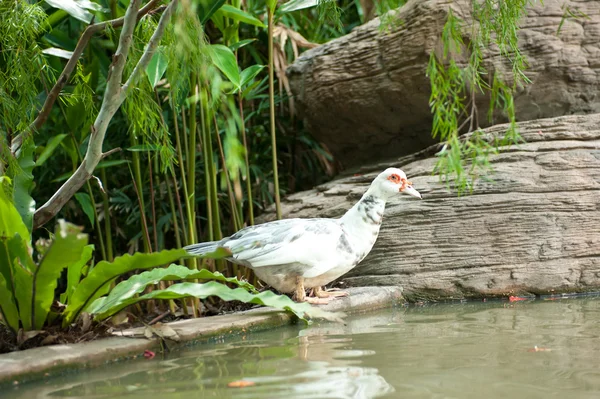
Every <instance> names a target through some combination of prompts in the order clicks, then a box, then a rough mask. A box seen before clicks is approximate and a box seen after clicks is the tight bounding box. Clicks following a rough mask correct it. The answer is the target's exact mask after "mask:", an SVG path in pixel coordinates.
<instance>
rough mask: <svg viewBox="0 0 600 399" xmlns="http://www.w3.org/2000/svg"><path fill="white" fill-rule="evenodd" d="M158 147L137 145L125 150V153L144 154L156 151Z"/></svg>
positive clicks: (155, 145) (154, 145)
mask: <svg viewBox="0 0 600 399" xmlns="http://www.w3.org/2000/svg"><path fill="white" fill-rule="evenodd" d="M158 150H160V146H158V145H157V144H138V145H134V146H131V147H129V148H127V151H131V152H146V151H158Z"/></svg>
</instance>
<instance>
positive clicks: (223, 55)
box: [209, 44, 240, 87]
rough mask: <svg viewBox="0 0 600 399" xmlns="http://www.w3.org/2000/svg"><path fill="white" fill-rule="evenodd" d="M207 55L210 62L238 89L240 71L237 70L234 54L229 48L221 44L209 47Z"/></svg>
mask: <svg viewBox="0 0 600 399" xmlns="http://www.w3.org/2000/svg"><path fill="white" fill-rule="evenodd" d="M209 55H210V58H211V59H212V62H213V63H214V64H215V65H216V67H217V68H219V69H220V70H221V72H223V74H224V75H225V76H226V77H227V79H229V80H230V81H231V83H233V84H234V85H235V86H236V87H240V70H239V69H238V64H237V60H236V58H235V54H233V51H231V49H230V48H229V47H226V46H223V45H222V44H212V45H210V46H209Z"/></svg>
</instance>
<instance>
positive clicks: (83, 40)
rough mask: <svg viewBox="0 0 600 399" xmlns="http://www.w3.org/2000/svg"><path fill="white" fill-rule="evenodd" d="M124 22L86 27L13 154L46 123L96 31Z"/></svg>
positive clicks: (144, 10) (153, 4) (155, 1)
mask: <svg viewBox="0 0 600 399" xmlns="http://www.w3.org/2000/svg"><path fill="white" fill-rule="evenodd" d="M159 2H160V0H150V1H149V2H148V4H146V5H145V6H144V7H142V8H141V9H140V10H139V11H138V13H137V18H136V19H137V20H138V21H139V20H140V18H142V17H143V16H144V15H146V14H148V13H149V12H150V11H152V10H153V9H154V8H156V6H157V5H158V3H159ZM124 23H125V17H121V18H117V19H112V20H110V21H105V22H100V23H97V24H92V25H89V26H88V27H87V28H86V29H85V31H84V32H83V34H82V35H81V37H80V38H79V41H78V42H77V46H76V47H75V50H74V51H73V55H72V56H71V58H70V59H69V61H68V62H67V64H66V65H65V67H64V69H63V71H62V73H61V74H60V76H59V77H58V80H57V81H56V83H55V84H54V87H52V90H50V92H49V93H48V96H47V97H46V101H44V105H43V106H42V109H41V110H40V111H39V113H38V115H37V117H36V118H35V120H34V121H33V122H32V123H31V124H30V125H29V126H28V127H27V129H25V130H24V131H23V132H21V133H19V134H18V135H17V136H15V137H14V138H13V140H12V142H11V152H12V153H13V154H15V153H16V152H17V151H18V150H19V148H21V145H22V144H23V141H24V140H26V139H27V138H28V137H29V135H30V134H32V133H33V132H35V131H37V130H38V129H39V128H41V127H42V126H43V125H44V123H46V120H47V119H48V116H49V115H50V111H51V110H52V107H53V106H54V103H55V101H56V99H57V98H58V95H59V94H60V92H61V91H62V89H63V88H64V87H65V85H66V84H67V82H68V81H69V79H70V77H71V74H72V73H73V71H74V70H75V67H76V66H77V62H78V61H79V57H81V54H83V51H84V50H85V48H86V47H87V45H88V43H89V41H90V40H91V38H92V37H93V36H94V35H95V34H96V33H98V32H102V31H103V30H104V29H106V27H108V26H111V27H113V28H119V27H121V26H123V24H124Z"/></svg>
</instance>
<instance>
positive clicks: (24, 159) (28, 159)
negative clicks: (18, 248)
mask: <svg viewBox="0 0 600 399" xmlns="http://www.w3.org/2000/svg"><path fill="white" fill-rule="evenodd" d="M34 149H35V145H34V144H33V143H32V142H29V143H26V144H25V145H24V146H23V147H21V152H20V153H19V155H18V159H17V161H18V162H19V167H20V168H21V170H20V171H19V172H17V175H16V176H14V177H13V182H14V191H13V201H14V204H15V206H16V208H17V210H18V211H19V214H20V215H21V218H23V223H25V225H26V226H27V229H28V230H29V231H31V230H32V229H33V214H34V212H35V200H34V199H33V198H32V197H31V190H32V189H33V173H32V172H33V167H34V166H35V162H34V161H33V150H34ZM21 237H23V238H26V237H29V234H25V235H23V234H22V235H21Z"/></svg>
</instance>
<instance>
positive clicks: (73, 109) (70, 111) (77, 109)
mask: <svg viewBox="0 0 600 399" xmlns="http://www.w3.org/2000/svg"><path fill="white" fill-rule="evenodd" d="M66 119H67V125H69V128H70V129H71V130H72V131H79V130H80V128H81V127H82V126H83V124H84V123H85V121H86V111H85V104H84V103H83V102H82V101H77V102H75V103H73V104H70V105H69V107H68V108H67V112H66ZM86 130H87V131H88V132H89V129H86ZM69 141H70V140H69Z"/></svg>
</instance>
